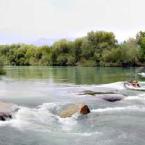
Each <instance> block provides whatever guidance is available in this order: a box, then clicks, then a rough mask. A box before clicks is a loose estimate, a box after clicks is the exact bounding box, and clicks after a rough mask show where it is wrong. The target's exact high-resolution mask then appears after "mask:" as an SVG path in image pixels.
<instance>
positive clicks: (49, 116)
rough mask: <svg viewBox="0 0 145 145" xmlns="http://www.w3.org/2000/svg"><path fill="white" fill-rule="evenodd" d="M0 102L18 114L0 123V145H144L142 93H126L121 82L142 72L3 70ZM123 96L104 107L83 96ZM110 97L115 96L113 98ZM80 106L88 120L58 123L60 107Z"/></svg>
mask: <svg viewBox="0 0 145 145" xmlns="http://www.w3.org/2000/svg"><path fill="white" fill-rule="evenodd" d="M5 69H6V72H7V74H6V76H1V78H0V99H1V100H2V101H6V102H11V103H14V104H16V105H18V107H19V108H20V109H19V110H18V112H17V113H16V114H15V115H14V116H13V119H12V120H8V121H6V122H2V121H0V145H74V144H75V145H145V138H144V137H145V93H144V92H140V91H131V90H126V89H125V88H124V86H123V82H124V81H126V80H130V79H139V80H140V81H142V82H143V81H144V79H143V78H139V76H138V75H137V73H139V72H143V71H145V69H144V68H109V67H108V68H92V67H87V68H85V67H5ZM86 90H89V91H98V92H100V91H102V92H110V91H111V92H115V93H116V94H117V95H118V94H121V95H123V96H124V98H123V100H121V101H118V102H114V103H112V102H107V101H105V100H103V99H102V98H101V97H100V96H99V95H95V96H91V95H82V94H81V93H82V92H83V91H86ZM113 95H114V94H113ZM72 103H85V104H87V105H88V106H89V107H90V109H91V113H90V114H88V115H87V116H79V115H78V114H77V113H76V114H74V115H73V116H72V117H68V118H61V117H59V116H58V114H57V112H58V111H59V110H61V109H62V108H63V107H64V106H65V105H68V104H72Z"/></svg>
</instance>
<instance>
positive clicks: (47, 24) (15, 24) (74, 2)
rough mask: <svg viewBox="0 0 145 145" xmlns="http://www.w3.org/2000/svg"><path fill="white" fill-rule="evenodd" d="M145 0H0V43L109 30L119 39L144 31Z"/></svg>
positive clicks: (67, 36) (74, 35) (25, 41)
mask: <svg viewBox="0 0 145 145" xmlns="http://www.w3.org/2000/svg"><path fill="white" fill-rule="evenodd" d="M144 6H145V0H0V44H5V43H27V42H33V41H36V40H39V39H51V40H55V39H61V38H67V39H74V38H77V37H81V36H85V35H86V34H87V32H89V31H100V30H103V31H109V32H110V31H112V32H114V34H115V35H116V38H117V39H118V40H119V41H120V42H121V41H123V40H126V39H128V38H129V37H135V35H136V33H137V32H139V31H140V30H142V31H145V9H144Z"/></svg>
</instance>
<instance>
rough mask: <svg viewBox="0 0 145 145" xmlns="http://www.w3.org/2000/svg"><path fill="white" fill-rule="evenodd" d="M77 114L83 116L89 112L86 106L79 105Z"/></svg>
mask: <svg viewBox="0 0 145 145" xmlns="http://www.w3.org/2000/svg"><path fill="white" fill-rule="evenodd" d="M79 112H80V114H84V115H85V114H88V113H90V112H91V111H90V109H89V107H88V105H81V107H80V111H79Z"/></svg>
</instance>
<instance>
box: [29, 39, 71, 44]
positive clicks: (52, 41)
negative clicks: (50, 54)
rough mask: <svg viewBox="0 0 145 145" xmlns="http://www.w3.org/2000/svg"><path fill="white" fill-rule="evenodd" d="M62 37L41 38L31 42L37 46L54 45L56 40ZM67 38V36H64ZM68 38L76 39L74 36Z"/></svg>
mask: <svg viewBox="0 0 145 145" xmlns="http://www.w3.org/2000/svg"><path fill="white" fill-rule="evenodd" d="M60 39H61V38H51V39H46V38H40V39H38V40H36V41H33V42H31V43H30V44H33V45H36V46H43V45H49V46H50V45H52V44H53V43H54V42H56V41H58V40H60ZM62 39H65V38H62ZM67 40H74V38H67Z"/></svg>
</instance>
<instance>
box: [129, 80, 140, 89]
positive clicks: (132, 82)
mask: <svg viewBox="0 0 145 145" xmlns="http://www.w3.org/2000/svg"><path fill="white" fill-rule="evenodd" d="M130 83H131V85H132V86H133V87H136V88H137V87H140V84H139V82H138V81H137V80H132V81H130Z"/></svg>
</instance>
